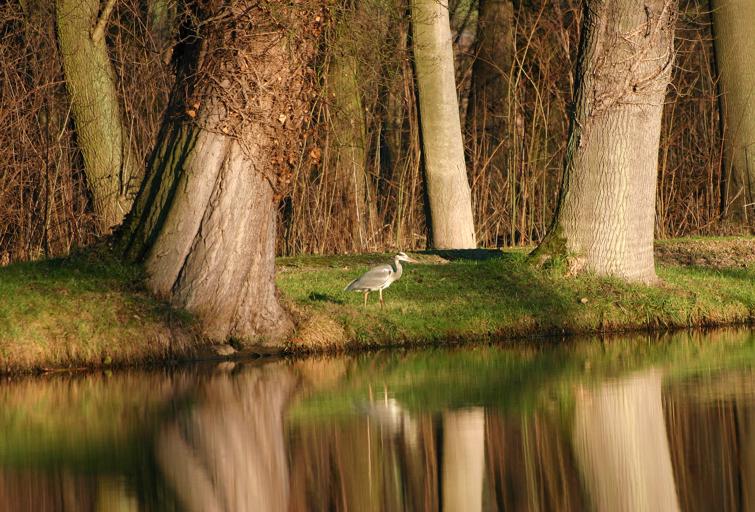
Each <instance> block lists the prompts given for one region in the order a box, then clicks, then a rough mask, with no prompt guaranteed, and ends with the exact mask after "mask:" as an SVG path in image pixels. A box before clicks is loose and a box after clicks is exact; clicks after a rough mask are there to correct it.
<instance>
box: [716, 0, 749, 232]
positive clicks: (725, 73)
mask: <svg viewBox="0 0 755 512" xmlns="http://www.w3.org/2000/svg"><path fill="white" fill-rule="evenodd" d="M711 7H712V12H713V31H714V38H713V42H714V48H715V52H716V64H717V66H718V71H719V73H720V81H719V83H718V84H719V90H720V93H721V106H722V108H723V117H724V120H725V127H726V130H725V132H724V133H725V137H724V154H725V162H726V171H725V176H726V178H725V184H724V194H723V195H724V197H723V201H724V207H725V214H726V215H728V216H730V217H731V219H732V220H734V221H737V222H742V223H744V224H746V225H749V228H750V231H752V232H754V233H755V66H753V59H755V37H753V27H755V4H753V3H752V2H750V1H748V0H711Z"/></svg>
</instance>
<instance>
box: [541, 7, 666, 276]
mask: <svg viewBox="0 0 755 512" xmlns="http://www.w3.org/2000/svg"><path fill="white" fill-rule="evenodd" d="M674 13H675V3H674V2H673V1H668V0H649V1H647V2H635V1H634V0H611V1H608V0H590V1H588V2H587V8H586V9H585V16H584V24H583V28H582V42H581V47H580V51H579V60H578V65H577V80H578V81H577V86H576V105H575V110H574V113H573V117H572V120H571V128H570V133H569V142H568V147H567V155H566V165H565V171H564V178H563V182H562V185H561V194H560V197H559V204H558V208H557V212H556V217H555V221H554V224H553V226H552V227H551V230H550V231H549V233H548V235H546V238H545V240H544V241H543V243H542V244H541V246H540V247H539V248H538V250H537V253H540V254H544V255H547V254H551V255H552V254H560V255H568V256H570V266H571V267H572V268H571V270H572V271H574V272H576V271H579V270H588V271H593V272H595V273H597V274H600V275H615V276H618V277H622V278H624V279H627V280H631V281H640V282H646V283H650V282H654V281H655V280H656V274H655V262H654V258H653V238H654V236H653V235H654V225H655V189H656V181H657V174H658V146H659V141H660V133H661V116H662V114H663V102H664V98H665V94H666V87H667V86H668V83H669V78H670V73H671V67H672V62H673V39H674V30H673V24H674V16H675V14H674Z"/></svg>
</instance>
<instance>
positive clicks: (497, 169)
mask: <svg viewBox="0 0 755 512" xmlns="http://www.w3.org/2000/svg"><path fill="white" fill-rule="evenodd" d="M475 57H476V58H475V62H474V65H473V66H472V83H471V87H470V91H469V111H468V114H467V133H469V135H470V137H474V146H473V147H474V148H475V150H476V152H477V155H478V158H480V159H481V161H482V162H485V163H487V165H488V172H492V173H495V175H497V176H498V175H500V176H503V175H504V173H505V172H506V170H507V167H508V166H507V159H508V154H507V149H508V148H509V147H510V143H509V142H507V141H508V139H509V137H510V133H509V127H510V126H511V119H510V118H511V116H512V114H513V112H512V111H511V108H510V105H511V104H512V102H511V90H510V89H511V85H510V83H509V78H510V73H511V69H512V66H513V62H514V4H513V3H512V1H511V0H480V11H479V18H478V22H477V51H476V56H475Z"/></svg>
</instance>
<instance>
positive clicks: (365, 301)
mask: <svg viewBox="0 0 755 512" xmlns="http://www.w3.org/2000/svg"><path fill="white" fill-rule="evenodd" d="M369 294H370V292H364V307H367V296H368V295H369Z"/></svg>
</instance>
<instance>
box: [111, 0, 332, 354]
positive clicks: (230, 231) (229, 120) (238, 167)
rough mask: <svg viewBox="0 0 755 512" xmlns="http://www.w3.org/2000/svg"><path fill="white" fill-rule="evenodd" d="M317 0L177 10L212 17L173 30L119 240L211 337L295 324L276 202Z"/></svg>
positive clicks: (301, 109)
mask: <svg viewBox="0 0 755 512" xmlns="http://www.w3.org/2000/svg"><path fill="white" fill-rule="evenodd" d="M273 4H275V5H273ZM272 7H275V8H274V9H271V8H272ZM319 9H320V7H319V2H317V1H311V2H300V3H298V4H291V5H285V6H281V5H278V4H277V3H276V2H272V1H270V2H252V1H251V0H249V1H243V2H215V3H214V4H213V9H208V10H205V11H198V12H194V13H191V15H190V16H188V17H187V20H184V21H185V23H184V27H186V26H187V24H188V23H190V22H191V20H193V19H200V20H202V19H204V20H211V21H205V22H203V23H200V24H199V25H198V26H193V27H192V26H191V25H189V27H190V28H189V29H186V30H198V34H196V35H194V37H189V36H188V35H186V34H184V35H182V37H181V40H183V41H186V43H185V46H184V47H183V48H180V49H177V50H176V53H177V54H178V58H179V77H178V80H177V86H176V89H175V90H174V95H173V100H172V105H171V107H170V108H169V111H168V113H167V115H166V118H165V122H164V125H163V128H162V130H161V133H160V135H159V141H158V145H157V147H156V149H155V152H154V153H153V155H152V158H151V162H150V167H149V172H148V176H147V179H146V180H145V181H144V184H143V186H142V189H141V191H140V193H139V195H138V197H137V200H136V202H135V205H134V210H133V212H132V214H131V215H130V217H129V219H128V222H127V223H126V225H125V227H124V229H123V232H122V236H121V239H120V245H121V249H122V250H123V252H124V253H125V254H126V256H127V257H128V258H129V259H131V260H136V261H144V262H145V266H146V270H147V274H148V283H149V286H150V288H151V289H152V290H153V291H154V293H155V294H157V295H158V297H161V298H165V299H168V300H170V302H171V304H173V305H174V306H177V307H182V308H185V309H187V310H189V311H190V312H192V313H194V314H195V316H196V317H197V318H198V319H199V321H200V325H201V329H202V332H203V334H204V335H205V336H207V337H209V338H210V339H213V340H218V341H222V340H225V339H227V338H234V339H237V340H240V341H245V342H250V343H255V344H277V343H278V342H279V341H280V340H282V339H283V338H284V337H285V336H286V335H287V333H288V332H289V331H290V329H291V327H292V324H291V322H290V320H289V318H288V315H287V314H286V313H285V312H284V310H283V309H282V307H281V306H280V304H279V302H278V298H277V293H276V288H275V282H274V272H275V253H274V249H275V220H276V204H277V200H278V198H279V197H280V194H282V191H283V188H284V186H285V184H286V183H287V182H288V181H290V168H289V165H290V163H291V162H295V161H296V159H297V158H298V156H299V152H300V151H302V148H301V142H300V137H299V130H300V128H301V125H302V122H303V120H304V118H305V116H306V115H308V112H309V101H310V100H311V97H312V95H311V94H310V90H309V77H310V76H311V74H312V73H311V68H310V67H309V63H310V61H311V59H312V58H313V56H314V55H315V51H316V44H315V43H316V42H317V31H318V30H319V28H318V27H319V19H320V15H321V14H322V13H321V11H320V10H319ZM195 16H197V17H196V18H195Z"/></svg>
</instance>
